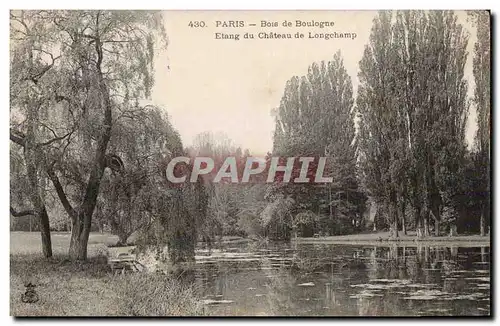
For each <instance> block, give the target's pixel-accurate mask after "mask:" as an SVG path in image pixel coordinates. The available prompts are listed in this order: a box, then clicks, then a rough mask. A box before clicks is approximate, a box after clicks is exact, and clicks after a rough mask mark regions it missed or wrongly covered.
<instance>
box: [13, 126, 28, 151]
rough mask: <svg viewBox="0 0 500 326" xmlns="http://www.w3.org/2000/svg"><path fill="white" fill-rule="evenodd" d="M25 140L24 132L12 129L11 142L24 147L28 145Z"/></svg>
mask: <svg viewBox="0 0 500 326" xmlns="http://www.w3.org/2000/svg"><path fill="white" fill-rule="evenodd" d="M25 139H26V136H25V135H24V134H23V133H22V132H20V131H17V130H13V129H12V128H11V129H10V140H12V141H13V142H14V143H16V144H18V145H20V146H23V147H24V144H25V143H26V141H25Z"/></svg>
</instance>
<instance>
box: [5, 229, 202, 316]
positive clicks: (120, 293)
mask: <svg viewBox="0 0 500 326" xmlns="http://www.w3.org/2000/svg"><path fill="white" fill-rule="evenodd" d="M39 237H40V235H39V234H38V233H34V232H33V233H28V232H12V233H11V248H10V250H11V255H10V313H11V315H13V316H186V315H188V316H192V315H201V314H203V306H202V305H201V303H200V301H199V300H198V299H197V297H196V294H195V291H194V289H193V288H192V287H191V286H187V285H182V284H181V283H180V282H179V281H177V280H172V279H169V278H168V277H166V276H165V275H160V274H146V273H137V274H132V273H131V274H125V275H112V273H111V272H110V270H109V267H108V265H107V263H106V257H105V256H104V253H105V248H106V243H108V242H113V240H114V239H110V237H109V236H107V235H102V234H92V235H91V238H90V241H89V242H90V244H89V261H87V262H70V261H68V260H66V259H65V257H66V252H67V248H68V244H69V237H68V236H66V234H64V235H60V236H53V239H54V241H53V248H54V253H55V256H54V258H52V259H50V260H47V259H45V258H43V257H42V256H41V254H40V252H41V250H40V238H39ZM26 282H32V283H34V284H36V286H37V287H36V288H35V290H36V292H37V293H38V295H39V298H40V300H39V301H38V302H36V303H23V302H22V301H21V295H22V294H23V293H24V292H25V291H26V288H25V284H26Z"/></svg>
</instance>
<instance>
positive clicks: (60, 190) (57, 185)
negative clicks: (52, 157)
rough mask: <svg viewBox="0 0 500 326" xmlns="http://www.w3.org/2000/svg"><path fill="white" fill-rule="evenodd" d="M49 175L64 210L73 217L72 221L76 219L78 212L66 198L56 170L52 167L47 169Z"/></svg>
mask: <svg viewBox="0 0 500 326" xmlns="http://www.w3.org/2000/svg"><path fill="white" fill-rule="evenodd" d="M47 174H48V176H49V178H50V180H51V181H52V184H53V185H54V188H55V189H56V193H57V196H58V197H59V200H60V201H61V204H62V205H63V207H64V210H66V213H68V215H69V216H70V217H71V219H72V220H73V219H75V218H76V215H77V214H76V210H75V209H74V208H73V206H71V203H70V202H69V200H68V197H67V196H66V193H65V192H64V189H63V187H62V185H61V182H60V181H59V177H58V176H57V174H56V173H55V171H54V169H53V167H52V166H49V167H48V168H47Z"/></svg>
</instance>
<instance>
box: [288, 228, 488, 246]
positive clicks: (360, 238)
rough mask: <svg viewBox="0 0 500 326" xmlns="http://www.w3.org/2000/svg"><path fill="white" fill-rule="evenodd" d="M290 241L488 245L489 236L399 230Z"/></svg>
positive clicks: (377, 244)
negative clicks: (394, 235) (419, 235)
mask: <svg viewBox="0 0 500 326" xmlns="http://www.w3.org/2000/svg"><path fill="white" fill-rule="evenodd" d="M292 241H296V242H299V243H338V244H360V245H363V244H368V245H375V246H386V245H391V244H395V243H397V244H402V245H417V244H422V245H442V246H471V247H474V246H478V247H480V246H489V245H490V236H489V235H488V236H480V235H457V236H454V237H448V236H440V237H436V236H428V237H423V238H417V235H416V232H415V231H409V232H408V233H407V235H404V234H403V233H401V232H400V234H399V237H398V238H395V239H393V238H390V235H389V232H375V233H363V234H349V235H338V236H328V237H318V238H295V239H293V240H292Z"/></svg>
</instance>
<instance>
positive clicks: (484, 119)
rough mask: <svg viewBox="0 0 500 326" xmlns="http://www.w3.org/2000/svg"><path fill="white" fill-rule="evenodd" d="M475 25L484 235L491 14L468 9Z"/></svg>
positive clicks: (487, 193)
mask: <svg viewBox="0 0 500 326" xmlns="http://www.w3.org/2000/svg"><path fill="white" fill-rule="evenodd" d="M471 16H472V17H473V19H474V23H475V25H476V28H477V32H476V33H477V41H476V43H475V44H474V60H473V73H474V82H475V88H474V103H475V104H476V112H477V133H476V137H475V148H476V151H477V161H478V166H479V169H478V174H479V175H480V176H481V184H480V189H478V190H479V193H480V197H481V199H482V200H481V201H482V208H481V219H480V232H481V235H484V234H485V228H486V226H487V222H489V221H488V217H489V216H490V164H491V163H490V155H491V147H490V139H491V121H490V111H491V97H490V96H491V95H490V88H491V41H490V38H491V37H490V30H491V16H490V13H489V12H487V11H474V12H471Z"/></svg>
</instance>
